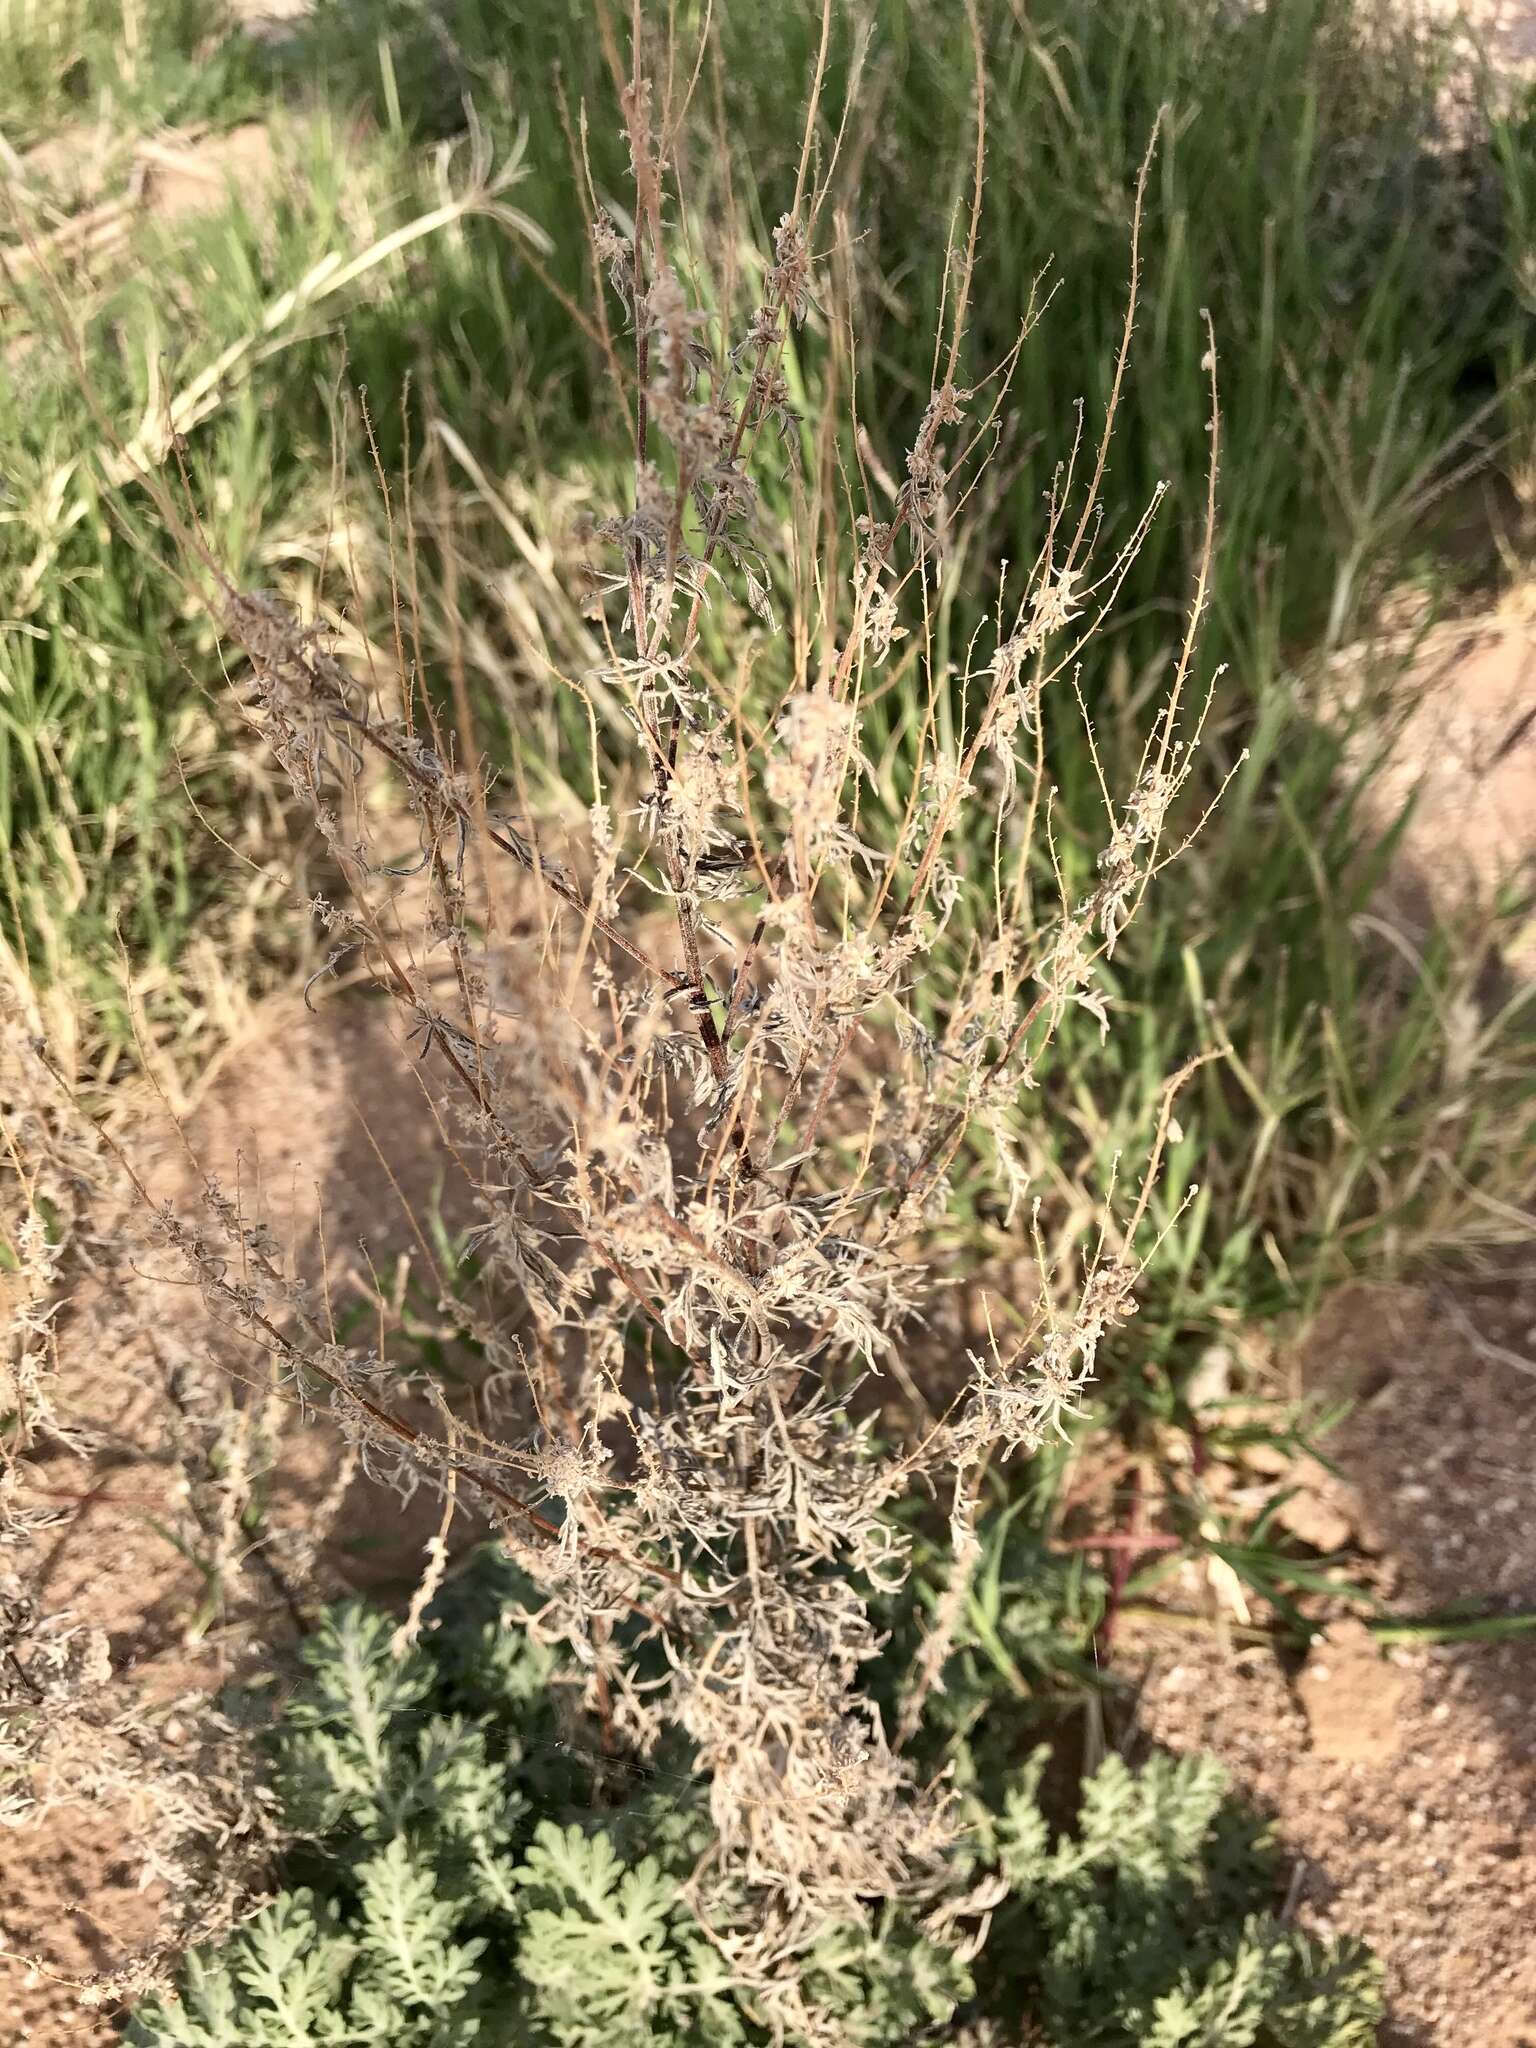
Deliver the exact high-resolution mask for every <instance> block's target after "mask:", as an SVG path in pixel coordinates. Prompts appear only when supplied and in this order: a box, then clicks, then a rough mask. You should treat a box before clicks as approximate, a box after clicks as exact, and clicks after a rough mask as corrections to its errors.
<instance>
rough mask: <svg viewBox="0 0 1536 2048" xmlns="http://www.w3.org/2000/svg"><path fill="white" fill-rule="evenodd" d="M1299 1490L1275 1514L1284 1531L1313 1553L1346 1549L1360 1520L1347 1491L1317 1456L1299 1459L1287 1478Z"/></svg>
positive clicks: (1288, 1483) (1289, 1483) (1282, 1503)
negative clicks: (1357, 1521) (1308, 1547)
mask: <svg viewBox="0 0 1536 2048" xmlns="http://www.w3.org/2000/svg"><path fill="white" fill-rule="evenodd" d="M1285 1477H1286V1484H1287V1485H1288V1486H1291V1487H1294V1488H1295V1489H1296V1490H1295V1492H1294V1493H1292V1494H1291V1495H1290V1498H1289V1499H1288V1500H1283V1501H1282V1502H1281V1503H1280V1507H1279V1509H1278V1511H1277V1513H1276V1515H1275V1520H1276V1521H1277V1522H1278V1523H1279V1524H1280V1526H1281V1528H1282V1529H1286V1530H1289V1532H1290V1534H1291V1535H1292V1536H1294V1537H1296V1538H1297V1540H1298V1541H1299V1542H1302V1543H1306V1544H1309V1545H1310V1546H1311V1547H1312V1549H1313V1550H1320V1551H1324V1552H1329V1551H1334V1550H1343V1549H1344V1548H1345V1547H1346V1546H1347V1545H1348V1543H1349V1542H1350V1540H1351V1538H1352V1537H1353V1535H1354V1533H1355V1526H1356V1517H1355V1514H1354V1512H1353V1510H1352V1507H1351V1504H1350V1501H1349V1495H1348V1492H1347V1489H1346V1488H1345V1487H1344V1486H1343V1485H1342V1483H1341V1482H1340V1481H1339V1480H1337V1479H1335V1478H1334V1476H1333V1474H1332V1473H1331V1472H1330V1471H1329V1470H1328V1468H1327V1466H1326V1465H1323V1464H1322V1463H1320V1461H1319V1460H1318V1459H1316V1458H1314V1457H1311V1456H1306V1457H1301V1458H1298V1459H1297V1460H1296V1462H1295V1463H1294V1464H1293V1465H1292V1466H1291V1467H1290V1468H1289V1470H1288V1471H1287V1473H1286V1475H1285Z"/></svg>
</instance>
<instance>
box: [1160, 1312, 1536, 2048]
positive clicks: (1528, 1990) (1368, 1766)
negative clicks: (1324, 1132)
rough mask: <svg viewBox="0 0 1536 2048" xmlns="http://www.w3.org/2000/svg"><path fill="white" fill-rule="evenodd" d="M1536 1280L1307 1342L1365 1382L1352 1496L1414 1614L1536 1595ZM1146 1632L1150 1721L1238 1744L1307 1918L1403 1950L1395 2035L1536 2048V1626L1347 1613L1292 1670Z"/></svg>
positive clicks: (1358, 1530)
mask: <svg viewBox="0 0 1536 2048" xmlns="http://www.w3.org/2000/svg"><path fill="white" fill-rule="evenodd" d="M1533 1281H1536V1275H1529V1274H1520V1275H1515V1276H1512V1277H1507V1278H1505V1279H1504V1280H1502V1281H1500V1282H1499V1283H1497V1285H1492V1286H1490V1287H1488V1288H1486V1289H1471V1290H1463V1291H1460V1292H1459V1293H1458V1294H1457V1295H1456V1296H1455V1297H1443V1296H1442V1297H1438V1298H1437V1297H1435V1296H1433V1295H1428V1294H1424V1293H1415V1292H1410V1291H1407V1290H1403V1291H1394V1292H1392V1293H1388V1294H1382V1293H1373V1292H1366V1291H1365V1290H1359V1291H1357V1292H1355V1293H1353V1294H1352V1295H1349V1296H1346V1297H1343V1298H1341V1299H1340V1300H1339V1301H1337V1302H1336V1303H1335V1304H1334V1305H1333V1307H1332V1309H1331V1310H1330V1311H1329V1313H1328V1314H1327V1315H1326V1316H1325V1317H1324V1319H1323V1321H1322V1323H1321V1324H1320V1326H1319V1327H1318V1328H1317V1330H1316V1331H1315V1332H1314V1333H1313V1335H1312V1338H1311V1340H1310V1342H1309V1345H1308V1347H1307V1353H1306V1356H1305V1359H1304V1360H1303V1365H1304V1369H1305V1376H1306V1379H1307V1381H1308V1383H1309V1384H1310V1385H1311V1386H1312V1387H1314V1388H1317V1389H1319V1390H1322V1389H1327V1390H1330V1391H1331V1390H1350V1391H1353V1392H1355V1393H1356V1395H1357V1396H1358V1397H1359V1405H1358V1407H1357V1408H1356V1410H1355V1412H1354V1414H1353V1415H1352V1416H1351V1417H1350V1418H1349V1420H1348V1421H1347V1422H1346V1423H1345V1425H1344V1426H1343V1427H1342V1429H1341V1430H1340V1431H1339V1432H1338V1434H1337V1435H1336V1436H1335V1437H1334V1438H1332V1439H1331V1440H1330V1442H1329V1444H1328V1447H1327V1448H1328V1451H1329V1454H1330V1460H1331V1462H1332V1463H1334V1464H1335V1465H1336V1466H1337V1468H1338V1471H1339V1474H1340V1475H1341V1476H1340V1479H1339V1480H1338V1481H1336V1482H1334V1487H1333V1491H1332V1503H1333V1506H1334V1508H1335V1510H1336V1511H1337V1512H1339V1513H1340V1514H1342V1515H1343V1516H1344V1517H1345V1518H1346V1519H1347V1520H1348V1521H1349V1522H1350V1523H1352V1524H1353V1527H1354V1532H1355V1535H1354V1541H1355V1544H1356V1547H1357V1551H1358V1553H1359V1555H1360V1557H1361V1559H1362V1570H1363V1573H1364V1575H1365V1576H1367V1577H1368V1578H1370V1579H1372V1580H1373V1581H1374V1583H1375V1585H1376V1587H1377V1589H1378V1590H1379V1591H1380V1592H1381V1593H1382V1594H1383V1595H1384V1596H1385V1597H1388V1598H1390V1600H1391V1602H1392V1605H1393V1607H1394V1609H1396V1610H1397V1611H1399V1612H1403V1613H1427V1612H1430V1611H1432V1610H1443V1608H1444V1607H1445V1606H1446V1605H1447V1604H1449V1603H1451V1602H1453V1601H1456V1600H1460V1599H1465V1598H1466V1597H1467V1596H1468V1595H1469V1593H1472V1592H1474V1591H1476V1592H1481V1593H1484V1594H1486V1595H1488V1596H1490V1597H1491V1599H1492V1601H1493V1602H1494V1603H1495V1604H1498V1605H1503V1606H1506V1607H1508V1608H1510V1609H1517V1608H1524V1609H1526V1610H1529V1609H1531V1608H1532V1607H1536V1367H1533V1366H1531V1365H1527V1366H1525V1367H1524V1369H1522V1368H1521V1367H1520V1366H1519V1365H1517V1364H1516V1363H1514V1362H1513V1361H1514V1360H1515V1359H1517V1358H1521V1357H1526V1358H1530V1359H1536V1285H1533ZM1516 1347H1521V1348H1520V1349H1517V1348H1516ZM1126 1647H1127V1650H1129V1649H1130V1644H1129V1643H1127V1645H1126ZM1141 1648H1142V1651H1143V1654H1144V1655H1145V1658H1146V1662H1145V1665H1144V1673H1145V1682H1144V1686H1143V1690H1142V1692H1141V1696H1140V1702H1139V1716H1138V1719H1139V1728H1140V1731H1141V1733H1142V1734H1143V1736H1144V1737H1145V1738H1147V1739H1149V1740H1152V1741H1156V1742H1159V1743H1165V1744H1167V1745H1169V1746H1170V1747H1173V1748H1176V1749H1207V1750H1211V1751H1213V1752H1214V1753H1215V1754H1216V1755H1218V1756H1220V1757H1221V1758H1222V1759H1223V1760H1224V1761H1225V1762H1226V1763H1227V1764H1228V1766H1229V1767H1230V1769H1231V1770H1232V1772H1233V1773H1234V1776H1235V1777H1236V1779H1237V1782H1238V1784H1239V1785H1240V1786H1241V1787H1242V1789H1243V1790H1244V1791H1245V1793H1246V1794H1247V1795H1248V1796H1249V1798H1250V1799H1251V1800H1252V1802H1253V1803H1254V1804H1255V1805H1256V1806H1257V1807H1258V1808H1260V1809H1261V1810H1263V1811H1265V1812H1268V1813H1272V1814H1274V1815H1275V1816H1276V1818H1277V1823H1278V1827H1279V1830H1280V1833H1281V1835H1282V1837H1283V1839H1284V1841H1285V1842H1286V1844H1287V1846H1288V1847H1289V1849H1290V1850H1291V1851H1292V1852H1293V1854H1294V1855H1295V1856H1296V1857H1297V1858H1298V1859H1299V1867H1298V1873H1297V1888H1296V1894H1295V1902H1296V1909H1297V1911H1298V1912H1299V1913H1300V1915H1301V1917H1302V1919H1303V1921H1304V1922H1306V1923H1307V1924H1309V1925H1312V1926H1315V1927H1317V1928H1319V1929H1335V1930H1339V1931H1345V1930H1347V1931H1349V1932H1352V1933H1355V1934H1359V1935H1363V1936H1365V1937H1366V1938H1367V1939H1368V1940H1369V1941H1370V1942H1372V1944H1373V1945H1374V1946H1375V1947H1376V1949H1377V1950H1378V1952H1379V1953H1380V1954H1381V1955H1382V1956H1383V1957H1384V1958H1385V1960H1386V1963H1387V1969H1388V1982H1389V1989H1390V1994H1391V2015H1392V2018H1391V2025H1390V2027H1389V2028H1388V2030H1387V2032H1386V2033H1385V2034H1384V2036H1383V2040H1384V2042H1387V2043H1391V2044H1396V2048H1429V2044H1434V2048H1464V2044H1467V2043H1470V2042H1474V2041H1475V2042H1478V2043H1480V2044H1482V2048H1536V1932H1533V1930H1536V1640H1532V1639H1531V1638H1529V1637H1527V1638H1525V1639H1524V1640H1520V1641H1511V1642H1506V1643H1490V1642H1481V1643H1465V1644H1459V1645H1454V1646H1437V1647H1433V1648H1425V1647H1413V1646H1406V1645H1405V1646H1399V1647H1395V1648H1393V1649H1391V1650H1390V1651H1389V1652H1387V1653H1386V1654H1382V1653H1381V1652H1380V1651H1379V1650H1378V1648H1377V1647H1376V1644H1375V1643H1374V1641H1373V1640H1372V1639H1371V1638H1370V1637H1369V1635H1368V1633H1367V1631H1366V1629H1365V1627H1364V1625H1363V1623H1359V1622H1354V1623H1352V1622H1349V1621H1345V1622H1342V1623H1340V1624H1337V1625H1335V1626H1334V1627H1333V1628H1331V1629H1330V1630H1329V1632H1328V1634H1327V1636H1326V1637H1325V1638H1324V1640H1322V1641H1321V1642H1319V1643H1318V1644H1316V1645H1315V1646H1314V1647H1313V1649H1312V1650H1311V1652H1310V1653H1309V1655H1308V1656H1307V1658H1306V1659H1305V1661H1304V1663H1302V1664H1301V1665H1300V1666H1299V1667H1296V1668H1290V1667H1288V1666H1287V1664H1286V1663H1284V1662H1283V1661H1282V1660H1281V1659H1280V1658H1279V1657H1277V1656H1276V1655H1275V1654H1274V1653H1273V1652H1272V1651H1271V1650H1269V1649H1268V1648H1267V1647H1262V1646H1256V1647H1249V1648H1233V1647H1231V1646H1230V1645H1224V1644H1222V1643H1221V1642H1219V1641H1217V1640H1213V1639H1208V1638H1204V1637H1199V1636H1197V1637H1194V1638H1191V1637H1189V1636H1182V1637H1180V1638H1178V1639H1170V1638H1169V1637H1168V1636H1167V1635H1166V1634H1162V1635H1157V1634H1153V1635H1150V1636H1148V1635H1144V1636H1143V1637H1142V1638H1141Z"/></svg>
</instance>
